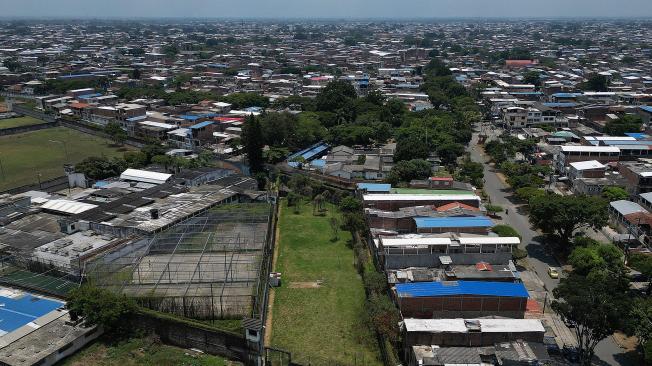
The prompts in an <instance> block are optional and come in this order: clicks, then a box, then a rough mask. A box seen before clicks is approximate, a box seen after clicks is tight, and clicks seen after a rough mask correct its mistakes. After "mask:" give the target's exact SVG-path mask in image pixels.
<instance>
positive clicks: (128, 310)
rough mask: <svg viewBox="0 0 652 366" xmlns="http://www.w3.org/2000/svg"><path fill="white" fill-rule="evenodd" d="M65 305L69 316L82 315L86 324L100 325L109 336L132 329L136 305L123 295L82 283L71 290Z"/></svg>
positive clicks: (118, 334)
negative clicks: (82, 284)
mask: <svg viewBox="0 0 652 366" xmlns="http://www.w3.org/2000/svg"><path fill="white" fill-rule="evenodd" d="M67 307H68V309H69V310H70V314H71V317H73V318H77V317H82V318H83V320H84V324H85V325H86V326H95V325H97V326H101V327H102V328H103V329H104V332H105V333H106V334H109V335H110V336H122V335H125V334H127V333H128V332H130V331H131V330H132V329H133V325H132V323H131V318H132V316H133V315H134V314H135V313H136V310H137V306H136V304H135V303H134V301H133V300H131V299H129V298H127V297H126V296H125V295H121V294H115V293H113V292H109V291H107V290H104V289H100V288H98V287H94V286H90V285H84V286H81V287H79V288H76V289H74V290H72V291H71V293H70V296H69V298H68V303H67Z"/></svg>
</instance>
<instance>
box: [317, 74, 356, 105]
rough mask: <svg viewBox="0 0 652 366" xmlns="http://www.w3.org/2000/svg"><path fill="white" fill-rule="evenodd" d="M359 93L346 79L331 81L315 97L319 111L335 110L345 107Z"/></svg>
mask: <svg viewBox="0 0 652 366" xmlns="http://www.w3.org/2000/svg"><path fill="white" fill-rule="evenodd" d="M356 97H357V94H356V92H355V88H354V87H353V85H351V83H350V82H348V81H346V80H335V81H331V82H330V83H328V85H326V87H325V88H324V89H323V90H322V91H321V92H320V93H319V94H318V95H317V97H316V98H315V104H316V106H317V110H318V111H323V112H335V111H337V110H338V109H342V108H344V107H345V106H346V105H347V104H349V102H350V101H351V100H352V99H355V98H356Z"/></svg>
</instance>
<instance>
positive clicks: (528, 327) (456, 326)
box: [404, 318, 546, 333]
mask: <svg viewBox="0 0 652 366" xmlns="http://www.w3.org/2000/svg"><path fill="white" fill-rule="evenodd" d="M466 322H474V323H479V324H480V331H481V332H482V333H519V332H541V333H545V331H546V330H545V328H544V327H543V324H541V320H539V319H461V318H458V319H412V318H407V319H405V320H404V323H405V328H406V330H407V331H408V332H428V333H444V332H446V333H469V329H468V328H467V326H466Z"/></svg>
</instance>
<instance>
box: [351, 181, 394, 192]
mask: <svg viewBox="0 0 652 366" xmlns="http://www.w3.org/2000/svg"><path fill="white" fill-rule="evenodd" d="M358 189H363V190H366V191H367V192H389V191H391V190H392V185H391V184H381V183H358Z"/></svg>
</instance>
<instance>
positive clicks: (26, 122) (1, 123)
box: [0, 116, 45, 130]
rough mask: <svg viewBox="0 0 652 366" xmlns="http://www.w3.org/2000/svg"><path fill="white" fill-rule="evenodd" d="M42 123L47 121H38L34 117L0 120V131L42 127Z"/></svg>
mask: <svg viewBox="0 0 652 366" xmlns="http://www.w3.org/2000/svg"><path fill="white" fill-rule="evenodd" d="M41 123H45V121H42V120H40V119H36V118H34V117H27V116H26V117H16V118H7V119H0V130H3V129H5V128H13V127H23V126H32V125H40V124H41Z"/></svg>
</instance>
